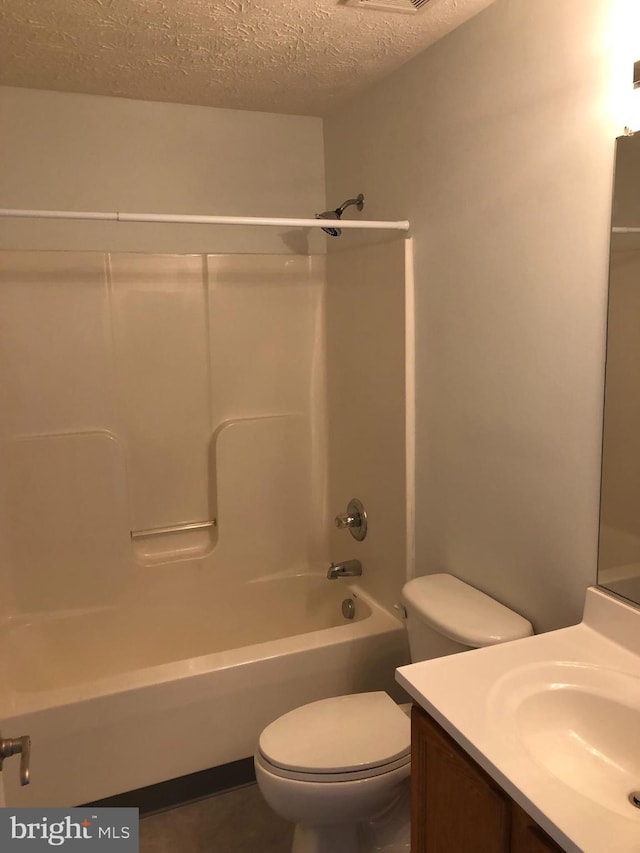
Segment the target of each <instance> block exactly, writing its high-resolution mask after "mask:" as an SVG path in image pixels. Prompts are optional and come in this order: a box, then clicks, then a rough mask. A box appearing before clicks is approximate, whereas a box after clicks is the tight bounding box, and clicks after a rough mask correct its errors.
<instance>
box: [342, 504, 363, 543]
mask: <svg viewBox="0 0 640 853" xmlns="http://www.w3.org/2000/svg"><path fill="white" fill-rule="evenodd" d="M335 520H336V527H339V528H340V529H342V530H344V529H347V530H348V531H349V533H350V534H351V535H352V536H353V538H354V539H357V540H358V542H362V540H363V539H364V537H365V536H366V535H367V513H366V511H365V508H364V507H363V506H362V504H361V503H360V501H359V500H358V499H357V498H352V499H351V500H350V501H349V504H348V506H347V511H346V512H343V513H340V515H336V519H335Z"/></svg>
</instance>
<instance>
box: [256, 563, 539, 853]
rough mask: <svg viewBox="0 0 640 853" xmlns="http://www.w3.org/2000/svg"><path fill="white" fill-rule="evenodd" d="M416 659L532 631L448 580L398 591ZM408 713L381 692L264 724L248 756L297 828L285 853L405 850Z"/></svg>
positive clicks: (437, 578) (275, 805) (315, 705)
mask: <svg viewBox="0 0 640 853" xmlns="http://www.w3.org/2000/svg"><path fill="white" fill-rule="evenodd" d="M402 601H403V604H404V605H405V608H406V610H407V629H408V632H409V640H410V648H411V655H412V659H413V660H414V661H416V660H426V659H428V658H433V657H440V656H442V655H447V654H454V653H456V652H460V651H464V650H469V649H471V648H479V647H481V646H486V645H493V644H496V643H501V642H506V641H508V640H512V639H519V638H521V637H526V636H529V635H530V634H532V633H533V629H532V627H531V624H530V623H529V622H527V620H526V619H523V618H522V617H521V616H519V615H518V614H517V613H514V612H513V611H512V610H509V609H508V608H506V607H504V606H503V605H502V604H499V603H498V602H497V601H494V600H493V599H491V598H489V597H488V596H487V595H485V594H484V593H482V592H480V591H479V590H476V589H474V588H473V587H470V586H468V585H467V584H465V583H464V582H463V581H460V580H458V579H457V578H454V577H453V576H451V575H445V574H439V575H427V576H424V577H420V578H416V579H414V580H413V581H410V582H409V583H408V584H406V585H405V587H404V589H403V592H402ZM409 707H410V706H400V705H397V704H396V703H395V702H394V701H393V699H391V698H390V697H389V696H388V695H387V694H386V693H384V692H381V691H378V692H373V693H356V694H353V695H347V696H336V697H333V698H330V699H321V700H320V701H318V702H312V703H310V704H308V705H303V706H301V707H300V708H296V709H294V710H293V711H290V712H289V713H288V714H284V715H283V716H282V717H279V718H278V719H277V720H275V721H274V722H272V723H271V724H270V725H268V726H267V727H266V728H265V729H264V731H263V732H262V734H261V735H260V739H259V742H258V748H257V750H256V754H255V757H254V764H255V770H256V780H257V782H258V786H259V788H260V790H261V792H262V795H263V797H264V798H265V800H266V801H267V803H268V804H269V805H270V806H271V808H272V809H273V810H274V811H275V812H276V813H277V814H279V815H280V816H281V817H283V818H285V819H286V820H289V821H291V822H293V823H295V824H296V829H295V834H294V841H293V848H292V853H374V851H375V853H409V850H410V839H409V774H410V761H411V758H410V748H411V730H410V728H411V727H410V721H409V716H408V709H409Z"/></svg>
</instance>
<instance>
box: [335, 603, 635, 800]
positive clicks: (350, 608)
mask: <svg viewBox="0 0 640 853" xmlns="http://www.w3.org/2000/svg"><path fill="white" fill-rule="evenodd" d="M342 615H343V616H344V618H345V619H353V617H354V616H355V615H356V605H355V602H354V600H353V598H345V600H344V601H343V602H342ZM638 808H640V805H639V806H638Z"/></svg>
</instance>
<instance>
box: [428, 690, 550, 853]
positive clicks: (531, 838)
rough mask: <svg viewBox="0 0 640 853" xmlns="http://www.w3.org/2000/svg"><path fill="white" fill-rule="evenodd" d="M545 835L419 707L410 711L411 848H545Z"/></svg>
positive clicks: (507, 852) (478, 852)
mask: <svg viewBox="0 0 640 853" xmlns="http://www.w3.org/2000/svg"><path fill="white" fill-rule="evenodd" d="M561 850H562V848H561V847H559V846H558V845H557V844H556V843H555V842H554V841H553V840H552V839H551V838H549V836H548V835H547V834H546V833H545V832H544V831H543V830H542V829H541V828H540V827H539V826H538V825H537V824H536V823H535V821H533V820H532V819H531V818H530V817H529V816H528V815H527V814H526V812H524V811H523V810H522V809H521V808H520V807H519V806H518V805H517V804H516V803H514V802H513V800H512V799H511V798H510V797H509V795H508V794H506V793H505V792H504V791H503V790H502V788H501V787H500V786H499V785H498V784H496V782H494V781H493V780H492V779H491V778H490V776H488V775H487V773H485V771H484V770H482V768H481V767H479V766H478V764H476V762H475V761H473V759H472V758H470V757H469V756H468V755H467V753H466V752H464V750H463V749H461V747H459V746H458V745H457V744H456V743H455V741H454V740H453V739H452V738H451V737H450V736H449V735H448V734H447V733H446V732H445V731H444V730H443V729H442V728H441V727H440V726H439V725H438V724H437V723H436V722H435V721H434V720H433V719H432V718H431V717H430V716H429V715H428V714H427V713H426V712H425V711H423V710H422V708H419V707H418V706H416V705H414V706H413V709H412V712H411V853H551V851H561Z"/></svg>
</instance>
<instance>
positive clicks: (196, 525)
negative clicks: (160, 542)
mask: <svg viewBox="0 0 640 853" xmlns="http://www.w3.org/2000/svg"><path fill="white" fill-rule="evenodd" d="M217 526H218V520H217V519H216V518H212V519H210V520H209V521H187V522H185V523H184V524H174V525H173V526H172V527H150V528H149V529H148V530H132V531H131V538H132V539H146V538H147V537H148V536H164V535H165V534H167V533H182V532H186V531H189V530H206V529H207V528H209V527H217Z"/></svg>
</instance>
